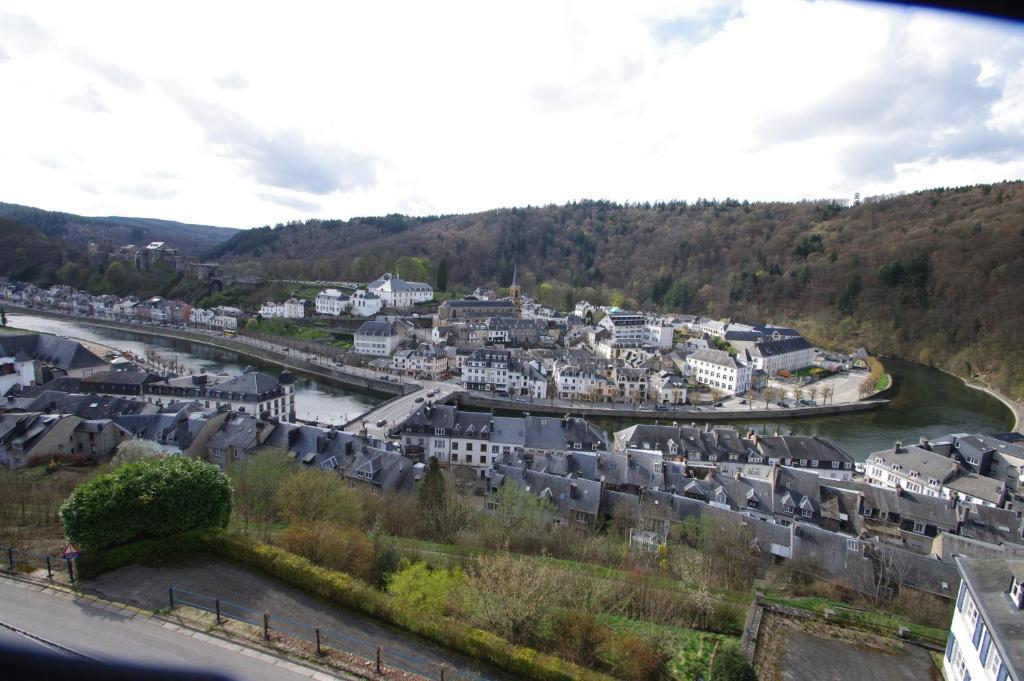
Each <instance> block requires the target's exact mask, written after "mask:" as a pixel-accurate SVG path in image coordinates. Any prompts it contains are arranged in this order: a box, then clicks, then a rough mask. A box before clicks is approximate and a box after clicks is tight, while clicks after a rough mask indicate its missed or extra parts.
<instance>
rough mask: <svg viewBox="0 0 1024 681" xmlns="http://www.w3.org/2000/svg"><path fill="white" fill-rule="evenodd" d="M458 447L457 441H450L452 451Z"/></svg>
mask: <svg viewBox="0 0 1024 681" xmlns="http://www.w3.org/2000/svg"><path fill="white" fill-rule="evenodd" d="M458 448H459V443H458V442H453V443H452V451H453V452H454V451H455V450H457V449H458Z"/></svg>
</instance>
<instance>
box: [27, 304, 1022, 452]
mask: <svg viewBox="0 0 1024 681" xmlns="http://www.w3.org/2000/svg"><path fill="white" fill-rule="evenodd" d="M7 316H8V319H9V323H10V324H11V326H14V327H18V328H22V329H29V330H32V331H41V332H46V333H56V334H62V335H65V336H72V337H76V338H82V339H85V340H92V341H96V342H98V343H103V344H104V345H111V346H114V347H117V348H121V349H128V350H131V351H132V352H137V353H140V354H145V352H146V350H147V349H154V350H156V351H157V352H158V353H159V354H161V355H163V356H165V357H168V358H171V357H173V358H175V359H176V360H177V361H179V362H180V363H181V364H182V365H183V366H185V367H188V368H190V369H192V370H193V371H200V370H202V371H209V372H214V373H216V372H224V373H229V374H237V373H240V372H241V371H242V370H243V369H244V367H245V366H246V365H247V364H251V365H252V366H253V367H255V368H257V369H261V370H263V371H266V372H267V373H271V374H274V375H276V374H277V373H278V372H279V369H278V368H277V367H275V366H273V365H268V364H266V363H261V362H259V361H258V360H256V359H253V358H245V357H241V356H239V355H238V354H237V353H234V352H231V351H227V350H221V349H219V348H212V347H209V346H206V345H202V344H200V343H192V342H189V341H180V340H176V339H173V338H157V337H153V336H142V335H140V334H137V333H133V332H131V331H119V330H116V331H115V330H111V329H106V328H100V327H93V326H89V325H86V324H79V323H75V322H71V321H65V320H56V319H48V318H44V317H33V316H29V315H23V314H17V313H9V314H8V315H7ZM884 362H885V367H886V370H887V371H888V372H889V373H890V374H892V376H893V378H894V379H895V387H894V389H893V391H892V393H891V395H890V396H889V397H890V398H891V400H892V401H891V402H890V403H889V404H888V405H887V406H885V407H883V408H881V409H876V410H874V411H867V412H859V413H854V414H843V415H838V416H821V417H815V418H805V419H793V420H792V421H758V420H756V419H751V421H750V422H748V423H740V422H729V423H728V425H732V426H734V427H735V428H737V429H739V430H748V429H752V430H755V431H757V432H759V433H768V434H770V433H772V432H774V431H779V432H781V433H794V434H796V435H819V436H821V437H826V438H829V439H830V440H832V441H833V442H835V443H836V444H837V445H839V446H840V447H842V448H843V449H845V450H846V451H848V452H849V453H850V454H852V455H853V456H854V458H856V459H857V460H860V461H862V460H864V459H865V458H867V456H868V455H869V454H870V453H871V452H876V451H880V450H882V449H885V448H886V447H890V446H892V444H893V443H894V442H895V441H897V440H901V441H903V442H916V441H917V439H918V438H919V437H921V436H922V435H923V436H925V437H928V438H936V437H939V436H941V435H948V434H949V433H1001V432H1006V431H1008V430H1010V429H1011V428H1012V427H1013V415H1012V414H1011V412H1010V410H1009V409H1008V408H1007V407H1006V405H1004V404H1003V403H1002V402H1000V401H999V400H998V399H996V398H995V397H992V396H991V395H989V394H987V393H984V392H982V391H980V390H974V389H972V388H968V387H967V386H966V385H964V383H963V381H961V380H960V379H959V378H956V377H955V376H951V375H949V374H946V373H943V372H941V371H939V370H938V369H932V368H930V367H926V366H923V365H920V364H914V363H912V362H905V361H902V360H898V359H891V358H890V359H886V360H884ZM297 379H298V380H297V382H296V398H295V402H296V411H297V412H298V414H297V415H298V417H299V418H301V419H317V420H319V421H321V422H324V423H340V422H343V421H344V420H345V417H346V416H347V417H348V418H352V417H354V416H355V415H356V414H358V413H361V412H363V411H365V410H366V409H369V408H370V407H371V406H373V405H375V404H378V403H380V402H381V401H382V400H381V399H380V398H377V397H373V396H370V395H366V394H362V393H357V392H353V391H350V390H345V389H343V388H339V387H337V386H334V385H332V384H329V383H326V382H324V381H318V380H316V379H315V378H313V377H310V376H304V375H302V374H297ZM595 421H596V423H597V424H598V425H599V426H601V427H602V428H605V429H607V430H609V431H614V430H619V429H621V428H625V427H627V426H628V425H630V423H631V422H630V421H626V420H619V419H596V420H595Z"/></svg>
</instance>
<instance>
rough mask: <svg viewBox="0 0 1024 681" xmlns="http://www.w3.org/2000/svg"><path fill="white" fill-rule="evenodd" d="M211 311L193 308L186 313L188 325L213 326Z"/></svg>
mask: <svg viewBox="0 0 1024 681" xmlns="http://www.w3.org/2000/svg"><path fill="white" fill-rule="evenodd" d="M215 316H216V315H214V314H213V310H204V309H203V308H201V307H193V308H192V310H191V311H189V313H188V323H189V324H194V325H196V326H210V325H211V324H213V318H214V317H215Z"/></svg>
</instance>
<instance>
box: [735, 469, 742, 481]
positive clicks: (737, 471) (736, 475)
mask: <svg viewBox="0 0 1024 681" xmlns="http://www.w3.org/2000/svg"><path fill="white" fill-rule="evenodd" d="M733 477H734V478H736V479H737V480H739V479H740V477H741V476H740V469H739V468H737V469H736V472H735V473H734V474H733Z"/></svg>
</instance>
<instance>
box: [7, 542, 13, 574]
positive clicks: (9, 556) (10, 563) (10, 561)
mask: <svg viewBox="0 0 1024 681" xmlns="http://www.w3.org/2000/svg"><path fill="white" fill-rule="evenodd" d="M7 569H8V570H10V571H11V572H14V547H13V546H8V547H7Z"/></svg>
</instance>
